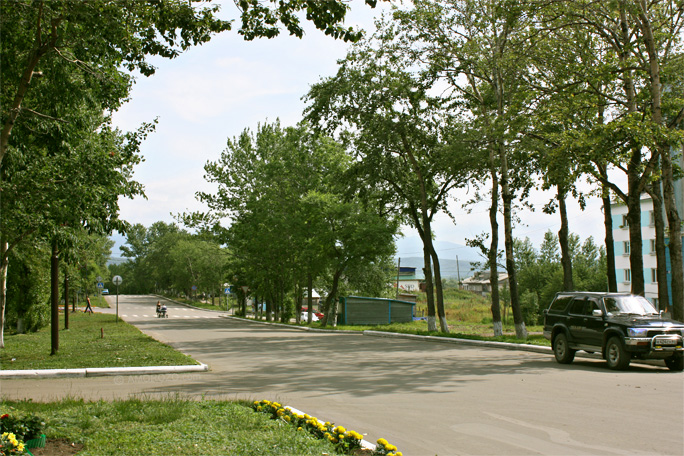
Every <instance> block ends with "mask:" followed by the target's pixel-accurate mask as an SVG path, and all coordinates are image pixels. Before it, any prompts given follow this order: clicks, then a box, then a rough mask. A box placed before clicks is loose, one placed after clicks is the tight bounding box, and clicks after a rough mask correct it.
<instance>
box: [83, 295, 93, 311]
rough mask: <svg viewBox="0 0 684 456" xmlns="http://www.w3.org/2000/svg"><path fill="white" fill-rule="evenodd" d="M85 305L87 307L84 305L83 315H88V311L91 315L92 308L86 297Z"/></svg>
mask: <svg viewBox="0 0 684 456" xmlns="http://www.w3.org/2000/svg"><path fill="white" fill-rule="evenodd" d="M86 304H87V305H86V308H85V310H84V311H83V312H84V313H88V311H90V313H93V308H92V306H91V305H90V297H89V296H86Z"/></svg>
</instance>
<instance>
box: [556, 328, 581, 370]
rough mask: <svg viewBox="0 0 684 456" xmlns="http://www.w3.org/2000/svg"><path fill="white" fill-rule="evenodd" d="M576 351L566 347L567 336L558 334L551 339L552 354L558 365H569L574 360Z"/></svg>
mask: <svg viewBox="0 0 684 456" xmlns="http://www.w3.org/2000/svg"><path fill="white" fill-rule="evenodd" d="M576 351H577V350H573V349H572V348H570V347H569V346H568V336H566V335H565V333H560V334H558V335H557V336H556V337H555V338H554V339H553V354H554V356H555V357H556V361H558V362H559V363H561V364H570V363H571V362H572V360H573V359H575V352H576Z"/></svg>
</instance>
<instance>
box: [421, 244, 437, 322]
mask: <svg viewBox="0 0 684 456" xmlns="http://www.w3.org/2000/svg"><path fill="white" fill-rule="evenodd" d="M430 258H431V256H430V252H429V251H428V248H427V245H425V241H423V275H424V276H425V299H426V301H427V311H428V317H427V318H428V320H427V322H428V331H435V332H436V331H437V320H436V317H435V294H434V286H433V283H432V265H431V263H432V262H431V259H430Z"/></svg>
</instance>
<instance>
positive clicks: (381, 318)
mask: <svg viewBox="0 0 684 456" xmlns="http://www.w3.org/2000/svg"><path fill="white" fill-rule="evenodd" d="M415 306H416V303H414V302H408V301H400V300H398V299H384V298H364V297H360V296H347V297H343V298H340V310H339V316H338V320H337V321H338V323H339V324H341V325H387V324H390V323H405V322H410V321H413V316H414V315H415Z"/></svg>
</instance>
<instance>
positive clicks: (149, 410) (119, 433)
mask: <svg viewBox="0 0 684 456" xmlns="http://www.w3.org/2000/svg"><path fill="white" fill-rule="evenodd" d="M4 413H11V414H18V415H22V414H26V413H32V414H36V415H38V416H40V417H41V418H43V419H44V420H45V423H46V427H45V430H44V434H45V435H46V436H47V438H48V440H49V439H57V438H65V439H69V440H71V441H73V442H76V443H81V444H83V445H84V448H83V450H82V451H81V452H79V453H78V454H79V456H89V455H98V456H105V455H123V456H127V455H131V456H133V455H135V456H137V455H149V456H153V455H159V456H162V455H164V456H169V455H171V456H173V455H178V456H191V455H210V454H215V455H227V454H234V455H241V456H250V455H254V456H257V455H259V456H261V455H321V454H334V449H333V447H332V445H331V444H330V443H329V442H327V441H324V440H318V439H314V438H313V437H310V436H309V434H307V433H305V432H301V431H299V432H298V431H297V430H296V429H295V428H294V427H293V426H291V425H289V424H287V423H285V422H283V421H276V420H271V419H269V417H268V416H267V415H265V414H263V413H255V412H254V411H252V409H251V408H249V404H247V403H245V402H232V401H207V400H204V401H191V400H185V399H179V398H168V399H166V400H141V399H129V400H125V401H113V402H105V401H99V402H84V401H82V400H72V399H66V400H63V401H60V402H52V403H34V402H29V401H22V402H7V401H3V402H0V414H4Z"/></svg>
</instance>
